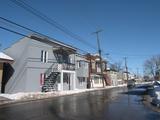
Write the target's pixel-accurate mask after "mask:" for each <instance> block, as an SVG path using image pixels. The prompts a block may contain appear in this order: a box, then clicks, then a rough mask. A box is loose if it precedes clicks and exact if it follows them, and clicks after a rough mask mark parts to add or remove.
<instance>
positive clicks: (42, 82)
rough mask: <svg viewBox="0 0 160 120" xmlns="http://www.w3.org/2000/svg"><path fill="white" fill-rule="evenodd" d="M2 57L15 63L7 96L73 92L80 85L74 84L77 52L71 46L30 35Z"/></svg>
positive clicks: (6, 90) (8, 49) (10, 48)
mask: <svg viewBox="0 0 160 120" xmlns="http://www.w3.org/2000/svg"><path fill="white" fill-rule="evenodd" d="M5 53H6V54H8V55H10V56H11V57H12V58H13V59H14V60H15V62H14V64H13V68H14V70H15V72H14V74H13V76H12V77H11V79H10V80H9V81H8V82H7V84H6V86H5V92H6V93H16V92H39V91H42V92H45V91H53V90H74V89H76V86H78V88H79V86H80V85H79V84H81V83H79V84H78V82H76V77H77V76H76V69H75V62H76V60H75V59H76V56H75V55H76V54H77V53H76V48H74V47H72V46H70V45H66V44H64V43H62V42H59V41H57V40H55V39H51V38H48V37H44V36H39V35H34V34H33V35H30V36H29V37H25V38H22V39H21V40H19V41H18V42H16V43H14V44H13V45H12V46H11V47H9V48H7V49H5ZM77 75H78V74H77ZM78 77H81V76H80V75H79V76H78ZM82 77H84V76H82ZM85 77H87V76H85ZM84 82H85V81H84ZM83 84H84V83H83Z"/></svg>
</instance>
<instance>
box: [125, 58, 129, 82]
mask: <svg viewBox="0 0 160 120" xmlns="http://www.w3.org/2000/svg"><path fill="white" fill-rule="evenodd" d="M124 60H125V68H126V74H127V82H128V66H127V57H124Z"/></svg>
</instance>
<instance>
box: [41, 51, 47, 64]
mask: <svg viewBox="0 0 160 120" xmlns="http://www.w3.org/2000/svg"><path fill="white" fill-rule="evenodd" d="M41 62H43V63H47V62H48V52H47V51H45V50H42V51H41Z"/></svg>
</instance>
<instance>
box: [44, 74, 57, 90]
mask: <svg viewBox="0 0 160 120" xmlns="http://www.w3.org/2000/svg"><path fill="white" fill-rule="evenodd" d="M59 75H60V73H59V72H52V73H51V74H50V75H49V76H48V77H47V78H45V79H44V84H43V88H42V92H49V91H55V90H57V89H58V88H57V83H58V80H59V79H60V76H59Z"/></svg>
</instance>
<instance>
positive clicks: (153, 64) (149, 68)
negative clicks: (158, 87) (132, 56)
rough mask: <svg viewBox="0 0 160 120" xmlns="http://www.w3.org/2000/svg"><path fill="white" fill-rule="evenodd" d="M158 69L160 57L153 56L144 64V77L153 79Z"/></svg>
mask: <svg viewBox="0 0 160 120" xmlns="http://www.w3.org/2000/svg"><path fill="white" fill-rule="evenodd" d="M158 69H160V55H156V56H153V57H151V58H150V59H148V60H146V61H145V62H144V74H145V75H151V76H152V77H155V75H156V72H157V70H158Z"/></svg>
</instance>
